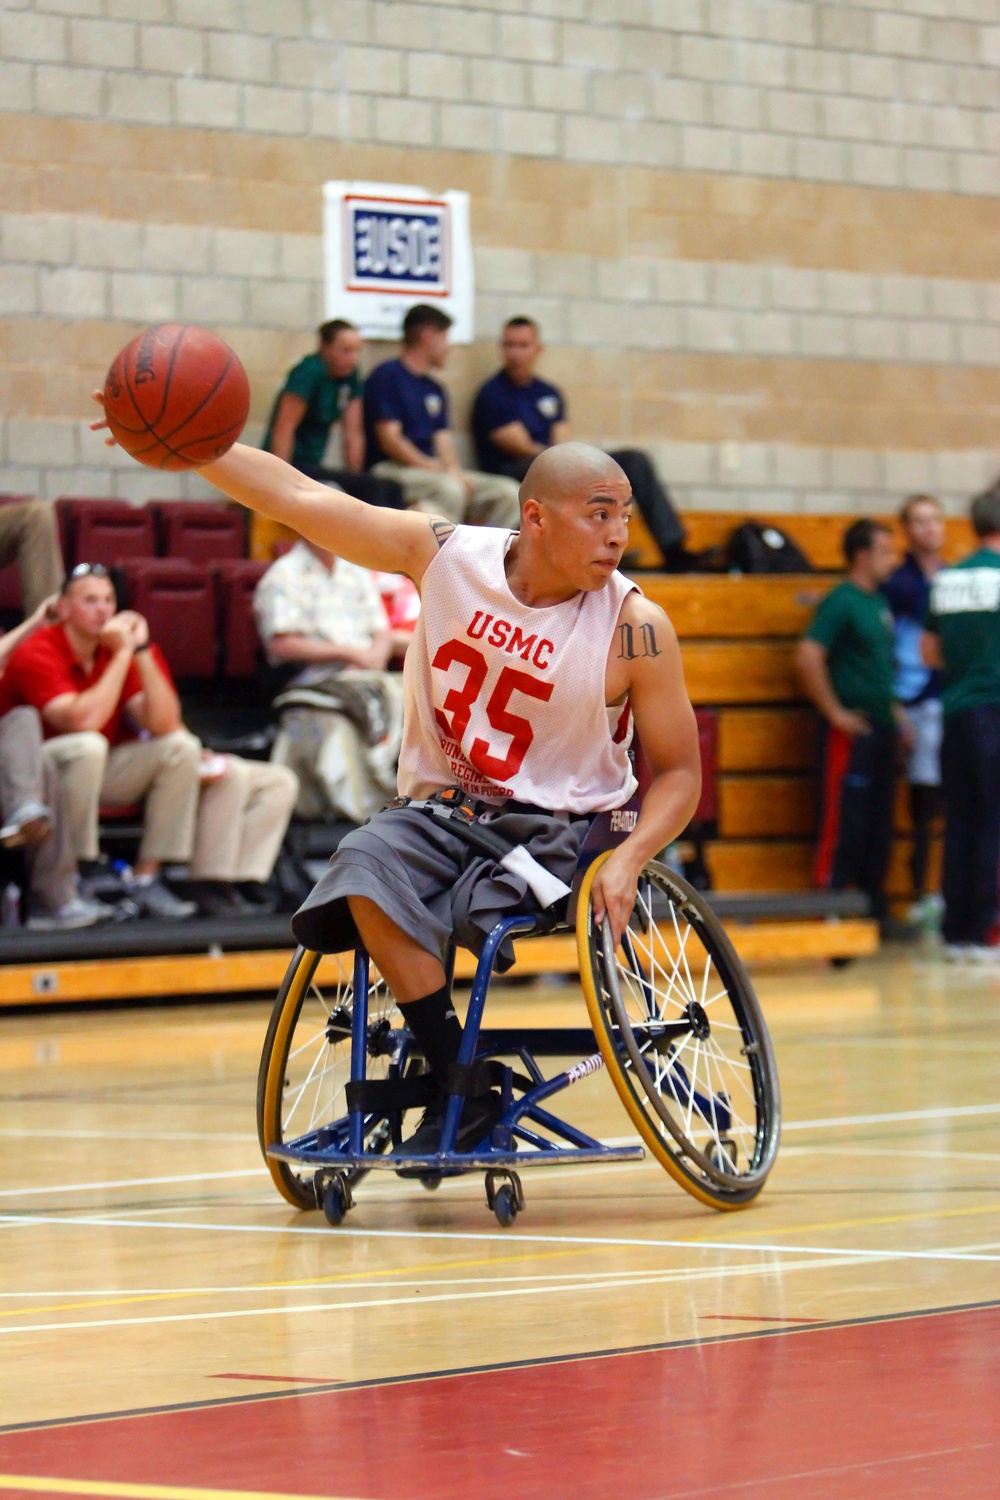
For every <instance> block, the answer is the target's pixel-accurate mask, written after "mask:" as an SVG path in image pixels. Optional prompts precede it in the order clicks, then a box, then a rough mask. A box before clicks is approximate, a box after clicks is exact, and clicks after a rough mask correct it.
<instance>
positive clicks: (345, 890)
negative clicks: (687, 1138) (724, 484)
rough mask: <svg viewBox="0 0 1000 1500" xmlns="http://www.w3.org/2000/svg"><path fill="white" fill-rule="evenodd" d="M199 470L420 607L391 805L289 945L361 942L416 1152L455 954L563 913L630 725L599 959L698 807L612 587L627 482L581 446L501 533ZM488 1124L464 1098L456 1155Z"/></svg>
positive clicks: (228, 468) (225, 464)
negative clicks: (493, 933) (411, 1116)
mask: <svg viewBox="0 0 1000 1500" xmlns="http://www.w3.org/2000/svg"><path fill="white" fill-rule="evenodd" d="M201 472H202V473H203V474H204V476H205V478H206V479H209V480H210V481H211V482H212V483H213V484H215V485H216V486H217V487H218V488H219V489H221V490H223V491H224V492H225V493H226V494H228V495H230V496H232V498H233V499H235V500H238V501H239V502H240V503H242V504H243V505H245V506H247V507H249V508H250V509H251V510H254V511H258V512H260V513H261V514H263V515H265V516H269V517H271V518H272V519H274V520H276V521H281V522H283V523H284V524H285V525H288V526H290V527H292V528H293V529H294V530H295V531H297V532H298V533H299V534H300V535H302V536H304V537H307V538H308V539H309V540H310V541H313V542H315V543H317V544H318V545H319V546H321V547H324V548H326V549H328V550H329V551H330V552H332V553H334V554H336V555H337V556H339V557H344V558H346V559H347V560H348V561H350V562H353V563H358V564H360V565H361V566H363V567H369V568H373V569H378V570H380V571H383V572H395V573H405V574H407V575H408V576H409V577H410V578H412V579H413V581H414V583H415V584H416V585H417V586H418V588H420V590H421V593H422V597H423V609H422V613H421V617H420V621H419V624H418V626H417V629H416V632H415V635H414V639H413V643H412V645H411V646H410V649H409V651H408V653H407V657H406V664H405V670H404V684H405V727H404V733H403V743H402V750H401V754H400V762H399V790H400V793H401V796H400V798H398V799H397V801H396V802H395V803H393V804H392V805H390V806H389V807H388V808H386V809H385V810H384V811H382V812H379V813H377V814H376V815H375V816H374V817H373V818H372V819H371V821H370V822H369V823H367V824H366V825H365V826H364V827H362V828H359V829H357V830H356V831H355V832H353V833H351V834H349V835H348V837H347V838H345V839H344V840H343V842H342V843H341V845H340V847H339V849H338V850H337V853H336V854H335V855H334V857H333V859H332V860H331V863H330V866H329V869H328V870H327V872H326V873H325V874H324V876H323V878H322V879H321V880H320V881H319V883H318V885H317V886H316V888H315V890H314V891H313V892H312V894H311V895H310V897H309V899H308V900H307V901H306V902H305V904H304V905H303V906H302V908H301V909H300V910H299V911H298V912H297V913H296V915H295V917H294V919H293V922H292V927H293V930H294V932H295V936H296V937H297V938H298V940H299V941H300V942H301V943H302V944H303V945H304V946H305V947H307V948H309V949H312V950H314V951H318V952H325V953H337V952H342V951H343V950H345V949H347V948H350V947H353V946H354V945H355V944H356V943H357V941H358V940H359V939H360V941H361V942H362V943H363V944H364V947H365V948H366V949H367V950H368V952H369V954H370V955H371V957H372V959H373V960H374V962H375V964H376V965H377V966H378V968H379V970H380V971H381V973H382V975H383V976H384V978H385V980H386V982H387V983H388V984H389V986H390V988H391V990H392V992H393V994H394V996H395V998H396V1001H397V1003H398V1004H399V1006H400V1009H401V1012H402V1014H403V1016H404V1018H405V1020H406V1023H407V1025H408V1026H409V1028H410V1030H411V1032H412V1033H413V1035H414V1037H415V1038H416V1040H417V1043H418V1045H419V1047H420V1049H421V1051H422V1052H423V1054H424V1056H425V1058H426V1061H427V1064H428V1067H429V1069H430V1072H431V1075H432V1078H433V1080H434V1081H435V1083H436V1085H437V1093H436V1094H435V1095H434V1097H433V1099H432V1102H431V1104H430V1105H429V1106H428V1108H427V1109H426V1111H425V1113H424V1117H423V1120H422V1121H421V1124H420V1126H419V1128H418V1130H417V1132H416V1134H415V1135H414V1136H413V1137H411V1139H410V1140H409V1141H408V1142H407V1143H406V1146H407V1149H408V1150H409V1151H411V1152H413V1153H417V1154H425V1153H426V1154H430V1153H433V1152H434V1151H435V1150H436V1149H437V1143H438V1140H439V1138H440V1133H441V1127H442V1122H443V1116H444V1106H445V1101H446V1086H445V1080H446V1079H447V1077H448V1072H449V1068H450V1067H451V1066H452V1065H453V1064H454V1063H455V1062H456V1060H457V1058H458V1052H459V1044H460V1042H461V1038H462V1028H461V1024H460V1022H459V1020H458V1018H457V1016H456V1014H455V1010H454V1008H453V1006H452V1003H451V993H450V982H449V973H448V953H449V949H450V945H451V943H452V941H453V939H457V941H458V942H460V943H462V944H463V945H466V946H468V947H471V948H472V949H473V950H474V951H477V952H478V950H479V947H480V945H481V943H482V941H483V939H484V937H485V935H486V933H488V932H489V930H490V929H491V927H493V926H494V924H495V923H496V921H497V920H498V919H499V917H501V916H503V915H505V914H510V913H511V912H514V911H524V910H527V911H541V910H544V909H552V910H558V909H559V905H558V903H559V898H560V895H563V894H565V893H566V892H568V890H569V883H570V881H571V880H572V878H573V873H574V871H575V869H576V864H577V856H578V853H579V850H580V846H581V844H582V842H583V839H584V837H585V835H586V832H587V829H588V827H589V823H590V819H591V817H592V816H593V815H594V814H595V813H599V812H604V811H608V810H610V809H615V808H620V807H622V806H623V805H624V804H625V803H627V802H628V801H629V799H630V798H631V797H632V796H633V793H634V792H635V790H636V779H635V776H634V774H633V769H632V764H631V761H630V758H629V753H628V751H629V745H630V742H631V740H632V735H633V726H634V729H635V732H636V734H637V735H638V736H639V738H640V739H641V742H642V746H643V750H644V753H645V756H646V759H647V761H648V763H649V766H650V770H651V773H652V780H651V784H650V786H649V788H648V790H647V792H646V794H645V797H644V800H643V805H642V809H641V812H640V814H639V818H638V821H637V823H636V826H635V828H634V829H633V831H632V832H631V833H630V834H629V836H628V837H627V838H626V839H625V840H624V842H623V843H621V844H620V845H619V846H618V847H617V848H616V849H615V851H614V852H613V853H612V855H611V856H610V858H609V859H608V860H607V861H606V863H605V864H604V865H603V866H602V867H601V869H600V870H599V872H598V873H597V875H596V877H595V879H594V883H593V909H594V915H595V918H596V920H597V921H598V922H601V921H603V918H604V915H605V913H606V914H607V917H608V919H609V921H610V924H611V928H612V932H613V934H614V938H615V941H616V942H617V941H618V940H619V938H620V937H621V934H622V932H623V930H624V929H625V927H626V925H627V923H628V920H629V916H630V914H631V912H632V909H633V906H634V903H635V899H636V887H637V881H638V878H639V874H640V872H641V870H642V868H643V866H644V864H645V863H646V862H647V861H648V860H649V859H651V858H652V857H653V856H654V855H656V854H657V853H658V852H659V851H660V850H661V849H662V848H663V847H664V845H666V844H667V843H669V842H670V840H671V839H673V838H675V837H676V835H677V834H678V833H679V832H680V831H681V829H683V828H684V826H685V825H686V823H687V822H688V820H689V818H690V817H691V814H692V812H693V811H694V808H695V806H696V804H697V801H698V795H699V790H700V765H699V756H698V742H697V732H696V728H695V720H694V714H693V712H692V709H691V705H690V702H689V701H688V697H687V692H686V689H685V686H684V678H683V673H682V669H681V658H680V651H679V648H678V644H677V638H676V635H675V633H674V630H673V628H672V626H671V624H670V622H669V620H668V619H667V617H666V615H665V614H664V612H663V611H662V610H661V609H660V608H659V607H658V606H657V605H655V604H653V603H651V602H650V601H649V600H648V599H646V598H644V597H643V595H642V593H641V592H640V590H639V589H638V587H637V586H636V585H635V584H634V583H632V582H631V581H630V580H628V579H626V578H624V577H623V576H622V574H621V573H620V572H619V571H618V566H619V563H620V562H621V558H622V554H623V552H624V550H625V547H626V543H627V538H628V519H629V512H630V509H631V491H630V488H629V483H628V480H627V479H626V477H625V475H624V473H623V472H622V470H621V469H620V468H619V467H618V465H617V464H616V463H615V462H614V460H613V459H611V458H609V457H608V456H607V455H606V454H604V453H602V452H601V451H600V450H599V449H596V448H592V447H589V446H587V445H585V444H582V443H566V444H563V445H561V446H559V447H556V448H550V449H547V450H546V451H545V452H544V453H541V454H539V456H538V457H537V458H536V459H535V460H534V462H533V463H532V465H531V468H530V469H529V471H528V473H527V475H526V477H525V479H524V481H523V483H522V485H521V491H520V500H521V521H520V530H519V531H517V532H510V531H506V530H499V529H496V528H491V527H475V526H457V527H456V526H453V525H452V524H451V523H450V522H448V521H445V520H443V519H439V518H437V517H434V516H428V515H422V514H420V513H418V512H413V511H410V512H405V513H400V512H397V511H387V510H381V509H378V508H376V507H374V506H368V505H366V504H364V503H363V502H362V501H359V500H355V499H352V498H351V497H350V496H348V495H343V494H339V493H337V492H336V491H335V490H331V488H330V487H329V486H327V485H321V484H318V483H316V482H314V481H312V480H310V479H308V478H306V477H305V476H304V475H302V474H300V473H298V472H297V471H296V470H295V469H292V468H290V467H289V466H288V465H287V464H285V463H283V462H282V460H280V459H278V458H276V457H274V456H273V455H272V454H269V453H264V452H261V451H259V450H257V449H252V448H248V447H245V446H243V445H240V444H238V445H237V446H235V447H234V448H232V449H231V450H230V451H229V453H227V454H226V455H225V456H224V457H223V458H221V459H219V460H217V461H216V462H215V463H213V464H210V465H208V466H206V467H205V468H203V469H202V470H201ZM463 808H464V811H463V810H462V809H463ZM442 813H447V814H451V815H452V816H442ZM470 828H471V829H473V830H474V832H473V835H472V837H471V838H470V837H469V834H468V830H469V829H470ZM476 831H478V834H479V839H478V844H477V840H476ZM490 840H493V841H494V842H493V844H492V845H491V844H490ZM505 850H506V851H507V854H506V855H505V854H504V851H505ZM511 851H513V852H511ZM510 962H511V957H510V955H509V954H508V956H507V965H508V966H509V963H510ZM502 966H503V964H501V967H502ZM499 1112H500V1101H499V1096H498V1095H496V1094H495V1093H493V1092H485V1093H483V1094H481V1095H479V1096H478V1097H469V1098H467V1099H466V1103H465V1106H464V1109H463V1113H462V1117H461V1123H460V1126H459V1132H458V1137H457V1140H456V1149H457V1150H458V1151H463V1150H467V1149H470V1148H471V1147H472V1146H474V1145H475V1143H476V1142H477V1141H478V1140H480V1139H481V1138H482V1137H483V1136H484V1135H486V1134H487V1133H488V1132H489V1131H490V1130H491V1129H492V1126H493V1124H494V1123H495V1121H496V1119H497V1118H498V1116H499Z"/></svg>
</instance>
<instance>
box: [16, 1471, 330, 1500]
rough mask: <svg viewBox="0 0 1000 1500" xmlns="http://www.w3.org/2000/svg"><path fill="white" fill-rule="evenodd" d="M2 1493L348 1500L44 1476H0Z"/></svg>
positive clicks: (161, 1499)
mask: <svg viewBox="0 0 1000 1500" xmlns="http://www.w3.org/2000/svg"><path fill="white" fill-rule="evenodd" d="M0 1490H28V1491H29V1492H30V1493H32V1494H40V1495H107V1496H109V1497H111V1500H346V1497H344V1496H339V1497H338V1496H332V1495H331V1496H322V1495H303V1494H296V1495H288V1494H279V1493H277V1492H275V1491H270V1490H205V1489H192V1488H191V1487H190V1486H186V1485H175V1484H118V1483H115V1482H114V1481H112V1480H107V1481H103V1480H100V1479H47V1478H46V1477H45V1476H44V1475H41V1474H0Z"/></svg>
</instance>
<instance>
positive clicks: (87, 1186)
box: [0, 1167, 267, 1198]
mask: <svg viewBox="0 0 1000 1500" xmlns="http://www.w3.org/2000/svg"><path fill="white" fill-rule="evenodd" d="M266 1176H267V1168H266V1167H245V1168H241V1170H240V1171H238V1172H186V1173H184V1175H183V1176H181V1177H121V1178H119V1179H118V1180H117V1181H116V1182H58V1183H54V1184H53V1186H52V1187H32V1188H4V1189H3V1190H2V1191H0V1198H31V1197H34V1196H35V1195H39V1196H42V1195H44V1196H46V1197H48V1196H50V1195H52V1194H54V1193H97V1192H103V1191H105V1190H106V1189H109V1188H131V1187H162V1186H163V1184H164V1183H168V1182H218V1181H220V1180H221V1179H222V1178H224V1177H266Z"/></svg>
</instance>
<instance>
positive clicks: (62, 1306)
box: [0, 1245, 593, 1488]
mask: <svg viewBox="0 0 1000 1500" xmlns="http://www.w3.org/2000/svg"><path fill="white" fill-rule="evenodd" d="M591 1254H593V1246H591V1245H586V1246H583V1247H582V1248H578V1249H575V1250H573V1249H566V1250H546V1251H543V1252H541V1253H539V1254H529V1255H501V1256H493V1255H489V1256H480V1257H478V1258H477V1259H476V1260H441V1261H437V1262H432V1263H431V1264H430V1265H421V1266H389V1267H385V1268H384V1269H382V1270H380V1271H344V1272H342V1273H341V1274H340V1275H339V1276H309V1277H300V1278H298V1279H297V1280H294V1281H262V1282H257V1283H254V1284H251V1285H250V1286H246V1287H239V1288H235V1289H234V1288H233V1287H214V1286H205V1287H184V1288H182V1289H181V1290H180V1291H176V1292H172V1291H164V1292H141V1293H136V1294H133V1295H129V1294H128V1293H127V1292H123V1294H122V1295H121V1296H112V1297H101V1298H94V1297H88V1298H87V1299H86V1301H84V1302H55V1303H53V1302H46V1303H44V1304H43V1305H42V1306H41V1307H17V1308H12V1309H11V1310H10V1311H9V1312H0V1318H26V1317H28V1316H29V1315H30V1314H32V1313H56V1312H79V1311H80V1310H81V1309H84V1308H85V1309H86V1310H87V1311H89V1310H90V1309H91V1308H92V1307H124V1306H125V1305H126V1304H128V1303H132V1302H169V1301H176V1300H177V1299H178V1298H180V1299H183V1298H185V1297H211V1296H212V1295H214V1294H215V1293H217V1292H225V1293H226V1294H227V1295H229V1296H240V1295H242V1294H243V1293H246V1295H247V1296H250V1295H252V1294H254V1293H260V1292H283V1291H295V1290H296V1289H301V1288H305V1289H306V1290H309V1289H310V1288H312V1287H323V1286H335V1285H336V1284H337V1283H338V1282H342V1281H357V1280H359V1279H360V1278H362V1277H363V1278H364V1279H365V1280H366V1281H371V1280H374V1278H375V1277H376V1276H380V1277H381V1276H407V1277H421V1276H424V1275H425V1274H426V1273H428V1272H431V1271H459V1270H462V1271H467V1270H469V1269H471V1268H472V1267H477V1266H507V1265H513V1264H516V1263H518V1262H520V1261H526V1260H530V1261H535V1260H562V1259H564V1258H568V1257H569V1256H573V1255H591ZM38 1295H39V1296H40V1297H41V1296H44V1293H43V1292H39V1293H38ZM52 1295H53V1296H56V1295H57V1293H53V1294H52ZM0 1488H2V1486H0Z"/></svg>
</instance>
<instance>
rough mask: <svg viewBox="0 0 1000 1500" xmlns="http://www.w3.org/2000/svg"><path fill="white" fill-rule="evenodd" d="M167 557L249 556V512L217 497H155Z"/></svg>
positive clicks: (206, 560)
mask: <svg viewBox="0 0 1000 1500" xmlns="http://www.w3.org/2000/svg"><path fill="white" fill-rule="evenodd" d="M150 505H151V508H152V509H153V510H154V511H155V513H156V516H157V520H158V523H159V536H160V546H161V553H162V556H164V557H186V558H189V559H190V561H191V562H195V563H207V564H212V563H216V562H220V561H222V559H224V558H225V559H229V560H232V561H236V560H239V559H240V558H245V557H246V550H247V548H246V519H245V517H246V512H245V511H243V510H241V509H240V508H239V507H238V506H235V505H226V504H224V503H222V502H218V501H206V502H197V501H192V500H154V501H151V502H150Z"/></svg>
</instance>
